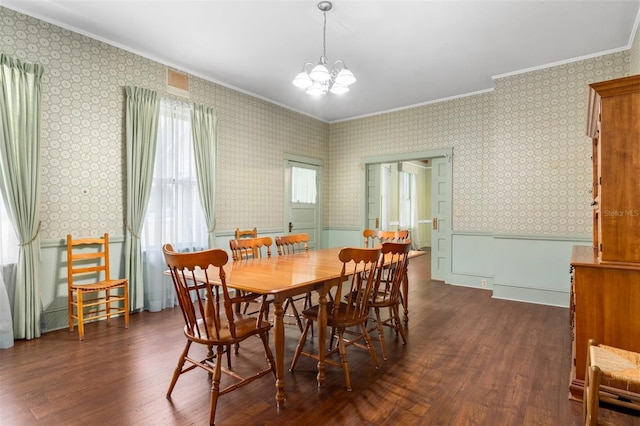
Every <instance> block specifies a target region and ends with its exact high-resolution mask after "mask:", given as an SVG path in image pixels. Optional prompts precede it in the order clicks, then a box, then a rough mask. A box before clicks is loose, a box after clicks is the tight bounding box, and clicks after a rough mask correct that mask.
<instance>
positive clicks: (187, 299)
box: [162, 244, 276, 425]
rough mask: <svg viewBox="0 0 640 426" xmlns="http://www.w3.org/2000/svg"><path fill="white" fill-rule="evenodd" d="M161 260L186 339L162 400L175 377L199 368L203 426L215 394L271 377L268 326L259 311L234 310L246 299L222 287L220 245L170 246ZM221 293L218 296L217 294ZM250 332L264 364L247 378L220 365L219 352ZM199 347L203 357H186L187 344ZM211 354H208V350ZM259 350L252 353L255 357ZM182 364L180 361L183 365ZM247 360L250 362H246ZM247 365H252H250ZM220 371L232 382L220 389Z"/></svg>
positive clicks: (224, 254)
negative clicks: (203, 385)
mask: <svg viewBox="0 0 640 426" xmlns="http://www.w3.org/2000/svg"><path fill="white" fill-rule="evenodd" d="M162 251H163V252H164V256H165V260H166V262H167V265H168V266H169V269H170V271H171V278H172V280H173V285H174V288H175V290H176V295H177V298H178V303H179V305H180V309H182V314H183V318H184V322H185V325H184V335H185V337H186V339H187V342H186V346H185V347H184V349H183V351H182V353H181V354H180V358H178V365H177V367H176V369H175V370H174V373H173V377H172V378H171V384H170V385H169V389H168V391H167V398H169V399H170V398H171V393H172V392H173V388H174V387H175V385H176V382H177V381H178V378H179V377H180V375H182V374H184V373H186V372H188V371H191V370H193V369H194V368H196V367H198V368H202V369H203V370H205V371H207V372H208V373H209V377H211V378H212V379H211V399H210V410H209V411H210V414H209V424H210V425H213V424H214V420H215V415H216V406H217V403H218V397H219V396H222V395H224V394H226V393H229V392H231V391H233V390H235V389H238V388H240V387H242V386H244V385H247V384H249V383H251V382H252V381H253V380H255V379H257V378H259V377H263V376H265V375H267V374H269V373H272V374H273V375H274V378H275V373H276V370H275V362H274V359H273V353H272V352H271V349H270V347H269V329H270V328H271V324H270V323H269V322H268V321H265V320H264V318H263V316H262V315H261V314H260V315H258V316H257V317H253V316H250V317H249V316H244V315H241V314H240V315H238V314H235V312H234V309H233V308H232V306H233V305H234V304H237V303H241V302H246V301H247V300H246V297H244V296H243V297H231V295H230V292H229V290H228V289H227V284H226V279H225V272H224V266H225V265H226V264H227V261H228V260H229V255H228V254H227V252H226V251H224V250H222V249H209V250H204V251H199V252H190V253H176V252H174V251H173V247H172V246H171V245H170V244H165V245H164V247H163V248H162ZM214 276H217V277H216V278H218V277H219V279H220V283H221V285H220V286H214V285H212V284H210V283H209V278H210V277H212V278H213V277H214ZM220 293H222V297H221V296H220ZM251 336H256V337H258V338H260V340H261V341H262V344H263V346H264V355H260V356H259V358H262V357H263V356H265V357H266V361H267V363H268V368H265V369H261V370H260V371H258V372H257V373H255V374H253V375H251V376H241V375H240V374H239V373H238V372H237V371H230V370H228V369H226V368H224V367H222V353H223V352H224V351H225V349H226V348H227V347H229V346H230V345H235V344H239V343H240V342H242V341H244V340H246V339H247V338H249V337H251ZM193 343H195V344H197V345H203V346H204V347H206V348H207V355H206V357H205V358H204V359H201V360H198V359H196V358H192V357H191V356H189V349H190V348H191V345H192V344H193ZM214 347H215V348H216V353H215V354H214V353H213V348H214ZM257 355H259V354H256V356H257ZM187 363H188V365H185V364H187ZM252 363H253V360H252ZM252 365H253V364H252ZM222 373H224V374H226V375H228V376H230V377H232V378H233V379H235V380H232V383H230V384H229V385H225V387H223V388H221V378H222Z"/></svg>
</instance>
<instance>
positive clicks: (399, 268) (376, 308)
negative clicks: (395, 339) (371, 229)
mask: <svg viewBox="0 0 640 426" xmlns="http://www.w3.org/2000/svg"><path fill="white" fill-rule="evenodd" d="M410 248H411V241H409V240H407V241H405V242H401V243H383V244H382V249H381V251H382V256H384V260H385V267H384V268H378V272H377V276H376V279H375V281H374V285H373V291H372V292H371V300H370V302H369V303H370V304H369V307H370V308H371V309H372V310H373V312H374V313H375V321H374V324H373V327H371V328H369V332H376V333H375V334H372V335H371V339H372V340H377V341H378V342H380V346H381V348H382V358H383V359H387V358H388V356H387V348H386V344H385V338H384V330H383V327H384V326H387V327H391V328H392V329H393V330H395V332H396V335H398V334H400V337H401V338H402V344H406V343H407V335H406V333H405V330H404V326H403V325H402V321H400V304H401V300H402V297H401V292H400V290H401V287H402V282H403V281H404V279H405V275H406V273H407V267H408V259H409V250H410ZM384 308H387V309H388V311H389V313H388V317H387V318H385V319H384V320H383V319H382V317H381V315H380V311H381V310H383V309H384Z"/></svg>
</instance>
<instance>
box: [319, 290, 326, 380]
mask: <svg viewBox="0 0 640 426" xmlns="http://www.w3.org/2000/svg"><path fill="white" fill-rule="evenodd" d="M318 296H319V301H318V302H319V303H318V304H319V308H320V309H319V310H318V387H319V388H321V387H324V378H325V376H324V354H325V353H326V351H327V349H326V346H327V290H326V289H325V288H321V289H318Z"/></svg>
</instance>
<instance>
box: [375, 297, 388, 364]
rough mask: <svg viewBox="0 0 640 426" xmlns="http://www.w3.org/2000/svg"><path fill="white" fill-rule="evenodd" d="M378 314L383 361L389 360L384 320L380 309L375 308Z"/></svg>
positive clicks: (377, 323)
mask: <svg viewBox="0 0 640 426" xmlns="http://www.w3.org/2000/svg"><path fill="white" fill-rule="evenodd" d="M374 310H375V313H376V326H377V327H378V340H379V341H380V347H381V348H382V359H384V360H387V359H389V357H388V356H387V347H386V343H385V341H384V330H383V327H382V319H381V318H380V308H378V307H375V308H374Z"/></svg>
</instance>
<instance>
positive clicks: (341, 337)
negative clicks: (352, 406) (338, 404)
mask: <svg viewBox="0 0 640 426" xmlns="http://www.w3.org/2000/svg"><path fill="white" fill-rule="evenodd" d="M337 335H338V336H337V337H338V351H339V352H340V361H341V362H342V371H343V373H344V381H345V384H346V385H347V391H348V392H351V376H350V375H349V363H348V362H347V348H346V346H345V344H344V329H342V328H341V329H338V332H337Z"/></svg>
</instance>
